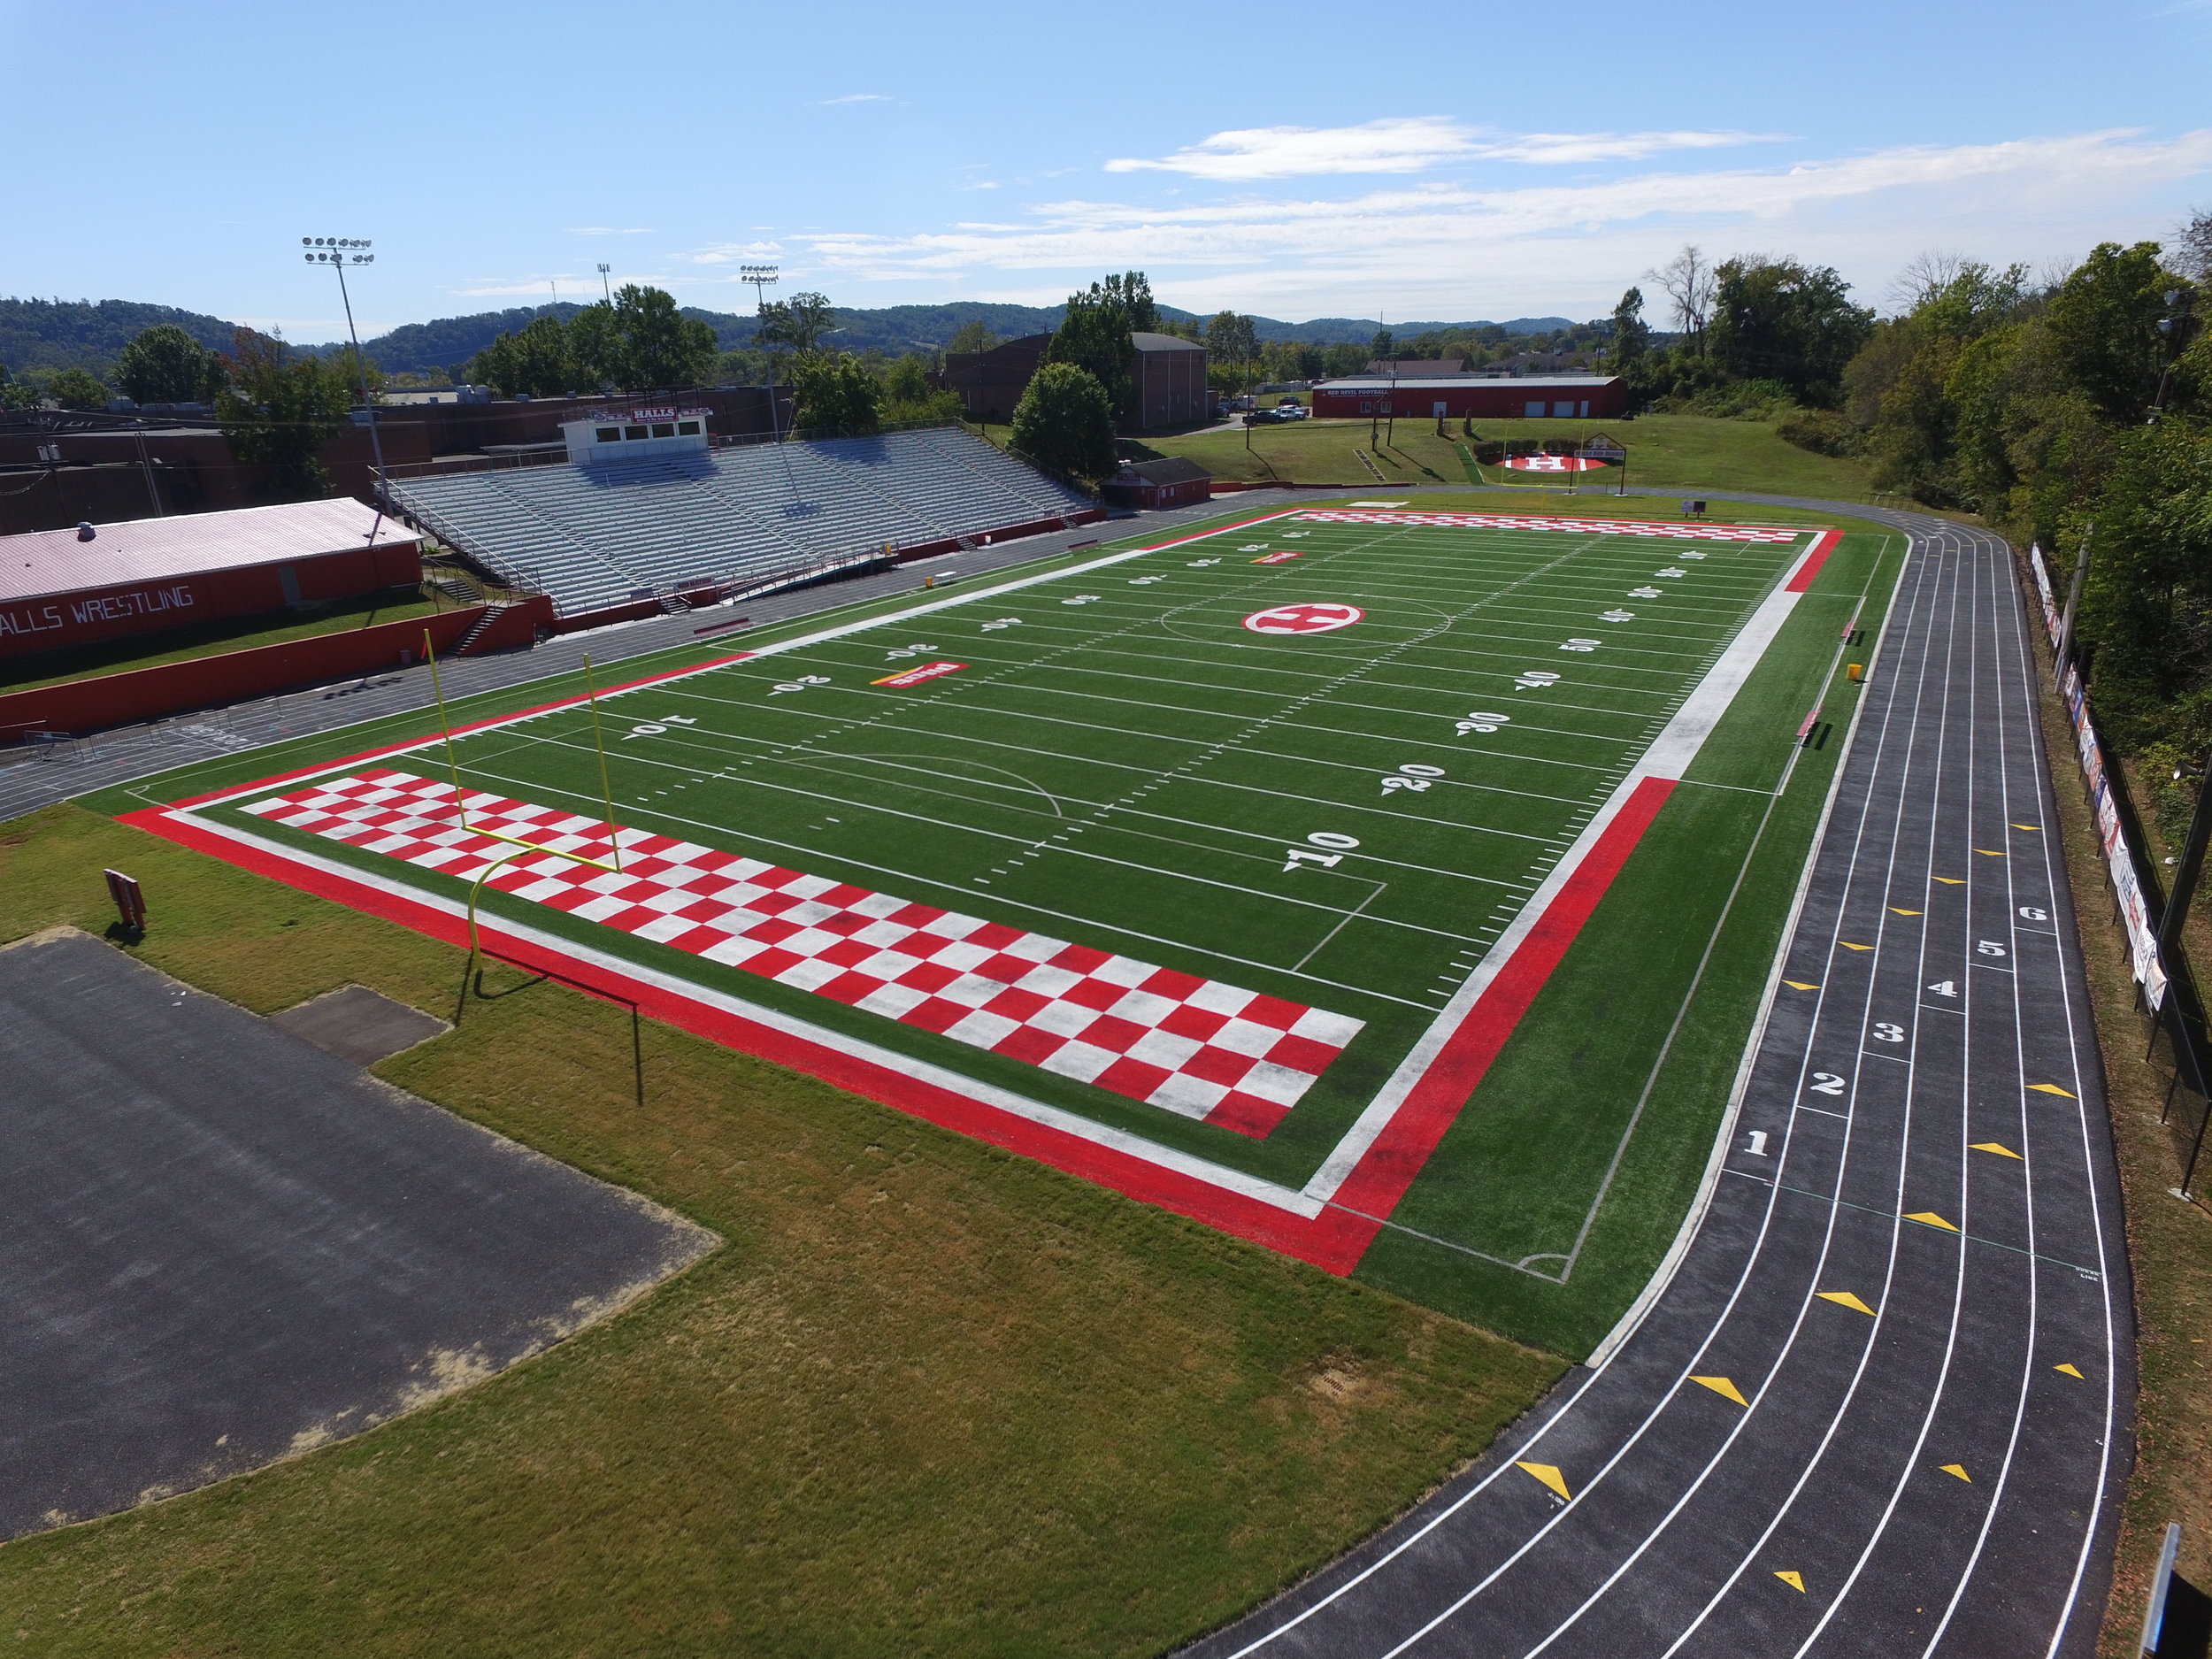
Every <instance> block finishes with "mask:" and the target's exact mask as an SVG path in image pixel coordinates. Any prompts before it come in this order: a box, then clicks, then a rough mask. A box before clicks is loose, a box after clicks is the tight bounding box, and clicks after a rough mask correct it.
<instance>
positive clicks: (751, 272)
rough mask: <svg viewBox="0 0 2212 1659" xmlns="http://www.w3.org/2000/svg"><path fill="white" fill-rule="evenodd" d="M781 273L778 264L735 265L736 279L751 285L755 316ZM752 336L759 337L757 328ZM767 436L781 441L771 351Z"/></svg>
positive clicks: (774, 372)
mask: <svg viewBox="0 0 2212 1659" xmlns="http://www.w3.org/2000/svg"><path fill="white" fill-rule="evenodd" d="M782 274H783V268H782V267H781V266H780V265H740V266H738V267H737V280H739V281H741V282H749V283H751V284H752V285H753V315H754V316H755V317H756V318H757V317H759V316H760V315H761V314H763V313H764V312H765V311H767V309H768V290H769V289H770V288H773V287H774V286H775V285H776V280H777V279H778V278H779V277H780V276H781V275H782ZM754 337H755V338H756V339H757V338H758V337H759V334H758V331H757V330H756V331H755V334H754ZM768 436H769V440H770V442H774V443H781V442H783V434H782V432H781V431H780V430H779V428H778V426H777V423H776V356H775V353H774V352H773V351H771V352H770V353H769V354H768Z"/></svg>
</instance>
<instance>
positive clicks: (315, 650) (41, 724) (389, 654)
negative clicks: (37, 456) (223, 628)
mask: <svg viewBox="0 0 2212 1659" xmlns="http://www.w3.org/2000/svg"><path fill="white" fill-rule="evenodd" d="M546 608H547V609H548V610H549V609H550V608H551V607H550V605H548V606H547V607H546ZM517 609H518V610H522V609H526V607H520V606H518V607H517ZM484 611H485V607H484V606H482V605H472V606H470V607H469V608H468V609H467V610H465V611H441V612H439V613H438V614H437V615H435V616H432V617H415V618H410V619H409V620H406V621H403V622H379V623H376V624H374V625H373V626H369V627H365V628H349V629H347V630H346V631H345V632H343V633H342V634H316V635H315V636H314V637H313V638H311V639H305V640H292V641H288V642H286V643H284V644H281V645H259V646H256V647H254V648H253V649H250V650H244V651H226V652H224V653H222V654H221V655H220V656H217V657H193V658H192V659H191V660H189V661H188V662H182V663H164V664H161V665H160V666H158V667H155V668H134V669H129V670H127V671H126V672H122V673H119V674H100V675H96V676H94V677H93V678H91V679H89V680H68V681H66V682H65V683H64V684H61V685H58V686H39V687H33V688H32V689H31V690H28V691H12V692H8V693H6V694H4V695H0V743H12V742H15V741H19V740H20V739H21V738H22V736H23V734H24V733H26V732H31V731H39V732H97V731H102V730H104V729H105V728H106V727H108V726H128V725H130V724H131V723H132V722H134V721H137V720H152V719H158V718H160V717H161V716H163V715H165V714H181V713H184V712H185V711H187V710H192V709H211V708H219V707H221V706H222V705H223V704H226V703H240V702H243V701H244V700H245V699H247V698H249V697H265V696H269V695H273V693H276V692H280V691H288V690H290V689H291V688H292V687H296V686H311V685H317V684H320V683H321V682H323V681H325V680H345V679H349V678H351V677H352V676H355V675H357V674H373V673H378V672H382V671H383V670H385V669H388V668H397V667H399V666H400V653H401V652H403V651H404V652H406V653H407V655H408V659H409V660H410V661H412V662H419V661H420V660H421V659H422V636H423V633H424V631H425V630H426V629H427V630H428V632H429V634H430V642H431V644H432V645H433V646H434V647H435V648H436V649H438V650H439V651H440V652H444V651H448V650H449V649H452V647H453V645H454V642H455V641H457V640H458V639H459V638H460V637H461V635H463V634H465V633H467V632H468V630H469V627H470V625H471V624H472V623H474V622H475V620H476V619H477V618H479V617H480V616H482V615H483V614H484ZM510 614H512V613H510ZM507 619H508V618H506V617H502V618H499V619H498V620H497V621H496V622H495V623H494V625H493V628H492V629H488V630H487V631H486V635H485V638H486V639H487V640H488V639H489V638H490V637H491V635H492V634H493V633H494V632H495V631H496V630H498V629H499V628H500V627H501V626H502V625H503V624H505V623H506V622H507ZM533 637H534V635H533ZM477 649H495V648H494V647H490V646H488V645H486V644H485V643H484V641H478V646H477ZM471 655H474V652H473V651H472V653H471Z"/></svg>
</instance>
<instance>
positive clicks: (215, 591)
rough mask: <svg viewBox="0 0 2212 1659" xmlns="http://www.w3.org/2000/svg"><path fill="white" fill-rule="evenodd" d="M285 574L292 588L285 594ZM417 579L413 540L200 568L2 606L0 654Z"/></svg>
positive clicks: (406, 584)
mask: <svg viewBox="0 0 2212 1659" xmlns="http://www.w3.org/2000/svg"><path fill="white" fill-rule="evenodd" d="M284 572H291V574H292V579H293V582H294V585H295V588H296V592H293V593H287V592H286V591H285V586H284ZM421 580H422V548H421V544H420V543H419V542H417V541H413V540H408V541H391V542H386V543H383V544H381V545H380V546H377V547H373V548H367V547H364V548H345V549H340V550H339V551H337V552H334V553H324V554H321V555H319V556H317V557H312V558H302V559H291V560H288V561H287V562H285V563H283V564H280V565H244V566H241V567H239V568H237V569H234V570H222V571H204V572H199V573H198V574H196V575H191V576H179V577H174V578H172V579H170V580H165V581H145V582H123V583H119V584H118V585H115V586H113V587H107V588H81V589H80V590H78V591H77V592H74V593H68V594H55V595H49V596H47V597H44V598H40V599H26V600H19V601H17V602H15V603H10V604H6V605H0V657H13V656H21V655H23V654H25V653H27V652H30V651H47V650H52V649H56V648H58V647H63V646H70V645H85V644H89V643H90V642H91V641H95V640H110V639H114V638H116V637H118V636H119V635H121V634H151V633H155V632H157V631H158V630H160V629H162V628H173V627H176V626H180V625H181V624H184V623H188V622H211V621H214V620H216V619H218V618H222V617H242V616H251V615H253V614H255V613H256V612H257V611H281V610H283V609H284V608H285V607H286V606H287V605H288V604H291V603H294V602H295V601H298V602H300V603H314V602H316V601H318V600H326V599H349V598H351V597H352V596H353V595H356V594H373V593H377V592H380V591H381V590H382V589H384V588H412V587H414V586H415V585H416V584H417V583H419V582H420V581H421Z"/></svg>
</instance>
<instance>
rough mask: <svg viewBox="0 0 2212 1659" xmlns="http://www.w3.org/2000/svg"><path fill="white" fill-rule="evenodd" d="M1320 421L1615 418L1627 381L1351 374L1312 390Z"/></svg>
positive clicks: (1622, 410) (1623, 406) (1610, 377)
mask: <svg viewBox="0 0 2212 1659" xmlns="http://www.w3.org/2000/svg"><path fill="white" fill-rule="evenodd" d="M1313 412H1314V415H1315V417H1316V418H1317V419H1354V420H1356V419H1369V418H1371V417H1375V416H1390V417H1393V418H1394V419H1399V420H1428V419H1434V418H1438V417H1441V418H1442V419H1447V420H1459V419H1476V420H1617V419H1619V418H1620V417H1621V416H1623V415H1624V414H1626V413H1627V412H1628V382H1627V381H1625V380H1623V379H1621V377H1620V376H1619V375H1617V374H1541V375H1538V374H1531V375H1523V376H1521V377H1519V378H1518V379H1511V380H1509V379H1504V378H1502V377H1486V376H1483V375H1471V376H1464V377H1463V376H1457V375H1453V376H1439V377H1435V378H1432V379H1419V380H1417V379H1409V378H1407V377H1404V376H1400V377H1398V378H1396V379H1392V378H1390V377H1388V376H1383V375H1368V374H1362V375H1356V376H1353V377H1351V378H1349V379H1346V380H1323V381H1321V382H1320V383H1319V384H1317V386H1315V388H1313Z"/></svg>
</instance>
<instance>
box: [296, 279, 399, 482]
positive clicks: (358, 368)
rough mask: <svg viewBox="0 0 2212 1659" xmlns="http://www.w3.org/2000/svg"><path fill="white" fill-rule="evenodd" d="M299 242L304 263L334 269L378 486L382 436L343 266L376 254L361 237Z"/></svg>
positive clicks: (381, 470)
mask: <svg viewBox="0 0 2212 1659" xmlns="http://www.w3.org/2000/svg"><path fill="white" fill-rule="evenodd" d="M300 246H301V247H302V248H303V249H305V250H306V251H307V263H308V264H310V265H328V266H329V267H330V268H331V269H332V270H334V271H335V272H336V273H338V297H339V299H340V300H341V301H342V302H343V303H344V304H345V308H346V337H347V338H348V339H349V340H351V341H352V342H353V373H354V376H355V378H356V380H357V381H358V382H359V385H360V388H361V407H362V408H363V409H364V410H365V411H367V413H368V417H369V449H370V452H371V453H372V454H373V455H374V456H375V457H376V480H377V484H378V487H379V488H382V486H383V485H384V484H385V483H386V482H387V480H386V479H385V476H384V440H383V439H382V438H381V437H380V435H378V433H377V430H376V405H375V404H374V403H371V402H370V401H369V370H368V365H367V363H366V362H365V360H364V359H363V357H362V356H361V334H360V332H359V330H357V329H356V328H355V327H354V326H353V296H352V295H351V294H349V293H348V292H347V290H346V266H347V265H374V264H375V263H376V256H375V255H374V254H373V253H369V252H367V251H365V250H366V249H367V248H368V246H369V243H368V241H367V239H366V238H364V237H349V236H303V237H301V238H300Z"/></svg>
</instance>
